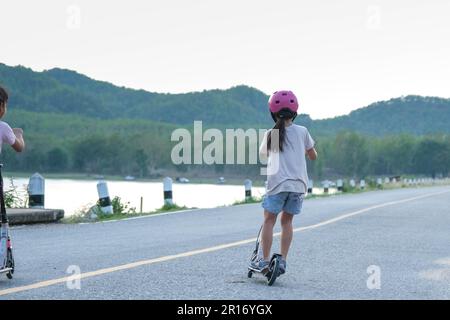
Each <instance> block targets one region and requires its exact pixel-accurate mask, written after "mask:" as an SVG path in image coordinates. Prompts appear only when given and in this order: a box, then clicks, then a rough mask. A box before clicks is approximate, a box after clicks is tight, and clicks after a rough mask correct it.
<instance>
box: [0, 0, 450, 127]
mask: <svg viewBox="0 0 450 320" xmlns="http://www.w3.org/2000/svg"><path fill="white" fill-rule="evenodd" d="M449 16H450V1H449V0H429V1H424V0H395V1H393V0H390V1H388V0H371V1H367V0H339V1H338V0H316V1H312V0H310V1H305V0H276V1H274V0H272V1H267V0H258V1H255V0H220V1H219V0H146V1H144V0H142V1H141V0H139V1H138V0H127V1H116V0H108V1H106V0H95V1H93V0H72V1H67V0H39V1H33V0H29V1H25V0H14V1H9V0H8V1H6V0H0V30H1V35H0V39H1V44H0V62H2V63H5V64H7V65H13V66H14V65H23V66H26V67H29V68H32V69H33V70H36V71H42V70H45V69H51V68H54V67H60V68H67V69H71V70H75V71H77V72H79V73H83V74H85V75H87V76H89V77H91V78H94V79H97V80H103V81H108V82H111V83H113V84H116V85H120V86H126V87H130V88H135V89H145V90H148V91H152V92H170V93H181V92H190V91H202V90H207V89H216V88H219V89H227V88H229V87H232V86H236V85H241V84H245V85H248V86H252V87H255V88H257V89H259V90H262V91H263V92H265V93H267V94H270V93H272V92H274V91H276V90H280V89H290V90H293V91H294V92H295V93H296V95H297V96H298V98H299V101H300V112H301V113H308V114H310V115H311V116H312V118H314V119H320V118H329V117H334V116H337V115H342V114H347V113H349V112H350V111H351V110H354V109H357V108H360V107H364V106H367V105H369V104H370V103H372V102H375V101H379V100H386V99H390V98H393V97H399V96H402V95H408V94H417V95H426V96H440V97H444V98H449V97H450V85H449V83H450V81H449V80H450V41H449V39H450V19H449V18H448V17H449ZM0 81H1V79H0Z"/></svg>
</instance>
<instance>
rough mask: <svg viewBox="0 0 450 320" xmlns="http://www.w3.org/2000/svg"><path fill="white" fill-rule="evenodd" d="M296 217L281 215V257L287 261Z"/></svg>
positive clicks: (283, 213)
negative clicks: (293, 222) (293, 221)
mask: <svg viewBox="0 0 450 320" xmlns="http://www.w3.org/2000/svg"><path fill="white" fill-rule="evenodd" d="M293 218H294V215H292V214H289V213H286V212H284V211H283V212H282V214H281V255H282V256H283V258H284V259H286V257H287V254H288V251H289V247H290V246H291V242H292V233H293V227H292V220H293Z"/></svg>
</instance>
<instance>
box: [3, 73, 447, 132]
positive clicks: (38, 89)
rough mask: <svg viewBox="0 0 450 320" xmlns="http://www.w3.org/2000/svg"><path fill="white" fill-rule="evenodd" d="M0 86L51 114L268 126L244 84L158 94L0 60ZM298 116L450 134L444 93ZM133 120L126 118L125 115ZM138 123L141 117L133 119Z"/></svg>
mask: <svg viewBox="0 0 450 320" xmlns="http://www.w3.org/2000/svg"><path fill="white" fill-rule="evenodd" d="M0 85H3V86H5V87H6V88H7V89H8V90H9V91H10V95H11V101H10V105H11V106H13V107H12V108H11V110H12V111H11V112H12V113H14V112H15V111H14V110H17V111H18V110H20V111H24V112H25V111H26V112H38V113H39V114H41V115H42V114H43V113H52V114H60V115H71V117H73V116H75V115H76V116H80V117H85V118H91V119H102V120H114V119H129V120H133V119H136V120H139V121H143V120H150V121H152V122H153V123H167V124H172V125H181V126H191V125H192V123H193V121H194V120H203V121H204V123H205V125H207V126H218V127H221V128H223V127H231V128H234V127H238V126H243V127H251V126H255V127H263V128H268V127H270V126H271V125H272V124H273V122H272V120H271V119H270V117H269V116H268V113H267V99H268V96H267V95H266V94H265V93H263V92H261V91H259V90H257V89H255V88H251V87H248V86H242V85H241V86H236V87H233V88H230V89H228V90H207V91H206V90H205V91H202V92H192V93H185V94H163V93H155V92H147V91H144V90H133V89H128V88H124V87H118V86H115V85H113V84H111V83H108V82H104V81H97V80H93V79H91V78H89V77H87V76H85V75H82V74H79V73H77V72H74V71H70V70H64V69H58V68H55V69H51V70H47V71H43V72H35V71H33V70H31V69H28V68H25V67H22V66H18V67H10V66H7V65H4V64H0ZM296 121H297V123H300V124H303V125H306V126H308V127H309V128H310V129H311V131H313V132H314V133H315V134H316V135H334V134H336V133H338V132H340V131H344V130H351V131H355V132H359V133H362V134H366V135H372V136H379V135H394V134H399V133H408V134H414V135H427V134H434V133H450V99H442V98H436V97H421V96H407V97H401V98H395V99H391V100H388V101H380V102H376V103H373V104H371V105H369V106H367V107H364V108H360V109H358V110H355V111H353V112H351V113H350V114H348V115H345V116H339V117H335V118H331V119H324V120H313V119H311V118H310V117H309V116H308V115H300V116H299V117H298V119H297V120H296ZM127 123H129V124H130V125H132V121H131V122H130V121H128V122H127ZM139 125H141V124H139Z"/></svg>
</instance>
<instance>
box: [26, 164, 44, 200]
mask: <svg viewBox="0 0 450 320" xmlns="http://www.w3.org/2000/svg"><path fill="white" fill-rule="evenodd" d="M44 203H45V179H44V177H43V176H41V175H40V174H39V173H35V174H33V175H32V176H31V177H30V180H29V182H28V206H29V207H30V208H37V209H44Z"/></svg>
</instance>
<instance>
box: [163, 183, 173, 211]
mask: <svg viewBox="0 0 450 320" xmlns="http://www.w3.org/2000/svg"><path fill="white" fill-rule="evenodd" d="M163 187H164V204H165V205H170V206H171V205H173V193H172V178H170V177H165V178H164V180H163Z"/></svg>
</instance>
